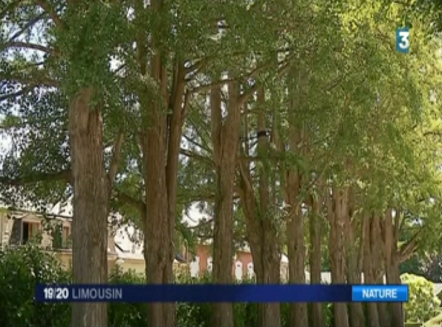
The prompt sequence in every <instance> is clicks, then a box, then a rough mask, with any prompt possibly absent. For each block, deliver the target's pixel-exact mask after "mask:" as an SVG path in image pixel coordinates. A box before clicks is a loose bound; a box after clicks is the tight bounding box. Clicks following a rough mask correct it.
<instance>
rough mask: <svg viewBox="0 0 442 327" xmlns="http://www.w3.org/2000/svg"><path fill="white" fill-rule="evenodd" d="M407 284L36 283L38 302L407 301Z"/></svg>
mask: <svg viewBox="0 0 442 327" xmlns="http://www.w3.org/2000/svg"><path fill="white" fill-rule="evenodd" d="M408 292H409V291H408V285H294V284H290V285H255V284H248V285H213V284H210V285H185V284H179V285H176V284H170V285H103V284H101V285H37V286H36V287H35V299H36V300H37V301H39V302H145V303H147V302H194V303H195V302H258V303H259V302H407V301H408V296H409V293H408Z"/></svg>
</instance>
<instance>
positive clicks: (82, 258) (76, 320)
mask: <svg viewBox="0 0 442 327" xmlns="http://www.w3.org/2000/svg"><path fill="white" fill-rule="evenodd" d="M92 97H93V89H91V88H88V89H82V90H80V92H78V94H77V95H76V96H75V98H74V99H73V101H72V102H71V106H70V109H69V125H68V129H69V141H70V155H71V164H72V186H73V189H74V198H73V212H74V217H73V220H72V239H73V243H72V245H73V251H72V253H73V254H72V256H73V257H72V264H73V280H74V283H78V284H104V283H106V282H107V280H108V271H107V243H108V228H107V227H108V226H107V224H108V221H107V218H108V213H109V197H110V181H109V179H108V176H107V173H106V171H105V165H104V157H103V122H102V115H101V109H100V107H99V106H96V107H95V108H91V107H90V103H91V100H92ZM71 323H72V325H71V326H72V327H91V326H94V327H107V304H106V303H73V304H72V320H71Z"/></svg>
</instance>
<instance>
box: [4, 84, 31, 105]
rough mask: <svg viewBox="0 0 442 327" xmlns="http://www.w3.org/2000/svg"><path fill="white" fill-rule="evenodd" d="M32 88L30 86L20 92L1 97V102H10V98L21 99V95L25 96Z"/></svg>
mask: <svg viewBox="0 0 442 327" xmlns="http://www.w3.org/2000/svg"><path fill="white" fill-rule="evenodd" d="M32 88H33V86H31V85H30V86H27V87H24V88H22V89H21V90H20V91H17V92H13V93H9V94H5V95H2V96H0V102H2V101H5V100H8V99H10V98H15V97H19V96H21V95H24V94H25V93H27V92H29V91H30V90H31V89H32Z"/></svg>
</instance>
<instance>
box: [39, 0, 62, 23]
mask: <svg viewBox="0 0 442 327" xmlns="http://www.w3.org/2000/svg"><path fill="white" fill-rule="evenodd" d="M34 2H35V3H36V4H38V5H39V6H40V7H41V9H43V10H44V11H45V12H46V13H47V14H48V15H49V16H51V18H52V21H53V22H54V24H55V26H57V28H58V29H60V30H62V29H64V24H63V22H62V21H61V19H60V17H58V15H57V13H56V12H55V10H54V8H52V6H51V5H50V4H49V3H47V2H46V1H45V0H34Z"/></svg>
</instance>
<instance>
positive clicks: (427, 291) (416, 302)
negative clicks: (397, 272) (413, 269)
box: [401, 274, 441, 323]
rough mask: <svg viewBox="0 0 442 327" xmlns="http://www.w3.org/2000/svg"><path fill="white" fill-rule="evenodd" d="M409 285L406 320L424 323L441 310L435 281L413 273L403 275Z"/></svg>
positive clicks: (403, 279) (403, 280)
mask: <svg viewBox="0 0 442 327" xmlns="http://www.w3.org/2000/svg"><path fill="white" fill-rule="evenodd" d="M401 280H402V283H404V284H407V285H408V287H409V294H410V295H409V301H408V302H406V303H405V305H404V307H405V314H406V318H405V319H406V321H408V322H418V323H423V322H425V321H427V320H429V319H431V318H433V317H435V316H436V315H437V313H438V312H439V311H440V303H441V302H440V300H439V299H438V298H437V297H436V296H435V295H434V288H433V283H431V282H430V281H428V280H426V279H425V278H424V277H419V276H415V275H411V274H403V275H402V276H401Z"/></svg>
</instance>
